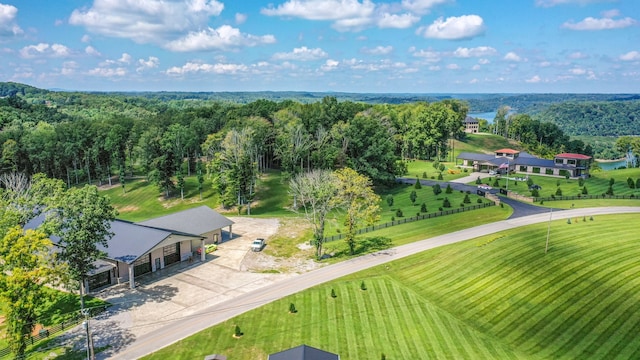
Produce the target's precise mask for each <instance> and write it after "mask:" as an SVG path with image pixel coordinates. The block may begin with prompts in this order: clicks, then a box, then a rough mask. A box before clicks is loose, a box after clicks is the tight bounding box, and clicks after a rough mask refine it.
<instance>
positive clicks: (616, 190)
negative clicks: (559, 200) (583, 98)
mask: <svg viewBox="0 0 640 360" xmlns="http://www.w3.org/2000/svg"><path fill="white" fill-rule="evenodd" d="M522 176H525V175H524V174H515V175H512V176H511V177H522ZM529 177H530V178H532V179H533V182H534V183H535V184H536V185H540V186H541V187H542V189H541V190H539V191H538V192H539V194H540V197H551V196H552V195H556V191H557V190H558V188H560V189H561V191H562V195H563V196H577V195H578V194H582V187H580V184H579V181H578V180H576V179H569V180H566V179H565V178H557V177H551V176H539V175H529ZM629 177H630V178H631V179H633V181H634V182H635V181H636V180H637V179H639V178H640V168H635V169H619V170H610V171H597V172H594V173H593V174H591V177H590V178H588V179H585V180H584V186H586V187H587V193H588V194H589V195H602V194H604V193H605V192H606V191H607V189H608V188H609V180H610V179H612V178H613V179H614V184H613V187H612V188H613V194H614V195H627V196H630V195H634V196H635V197H638V198H640V189H636V188H633V189H632V188H630V187H629V186H628V184H627V178H629ZM495 179H496V178H495V177H492V178H485V179H483V180H482V182H483V183H485V184H488V185H491V186H493V185H494V181H495ZM470 184H475V183H470ZM499 185H500V187H503V188H504V187H507V186H508V189H509V190H511V191H515V192H517V193H520V194H522V195H525V196H530V195H531V192H530V191H529V189H528V186H527V183H526V182H524V181H513V180H509V184H508V185H507V180H506V179H505V178H504V177H503V178H501V179H500V180H499ZM581 201H582V200H581ZM574 202H575V201H574ZM553 204H554V205H552V206H556V205H555V204H556V202H554V203H553ZM600 206H602V205H600Z"/></svg>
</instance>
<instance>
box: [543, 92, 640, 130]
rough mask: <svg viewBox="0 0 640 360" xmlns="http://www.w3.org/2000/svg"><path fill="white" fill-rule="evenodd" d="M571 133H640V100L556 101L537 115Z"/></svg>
mask: <svg viewBox="0 0 640 360" xmlns="http://www.w3.org/2000/svg"><path fill="white" fill-rule="evenodd" d="M536 117H537V118H539V119H544V120H545V121H550V122H553V123H555V124H557V125H558V126H559V127H560V128H561V129H562V130H563V131H564V132H566V133H567V134H569V135H598V136H614V137H617V136H624V135H640V100H632V101H607V102H603V101H598V102H595V101H588V102H582V103H580V102H575V101H570V102H565V103H562V104H553V105H551V106H549V107H548V108H547V109H545V110H543V111H541V112H540V113H539V114H537V115H536Z"/></svg>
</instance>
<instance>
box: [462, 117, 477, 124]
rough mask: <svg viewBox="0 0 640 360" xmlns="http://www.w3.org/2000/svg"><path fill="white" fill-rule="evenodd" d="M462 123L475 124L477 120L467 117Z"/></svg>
mask: <svg viewBox="0 0 640 360" xmlns="http://www.w3.org/2000/svg"><path fill="white" fill-rule="evenodd" d="M464 122H466V123H477V122H478V119H476V118H472V117H471V116H467V117H466V118H464Z"/></svg>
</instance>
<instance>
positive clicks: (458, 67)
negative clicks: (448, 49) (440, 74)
mask: <svg viewBox="0 0 640 360" xmlns="http://www.w3.org/2000/svg"><path fill="white" fill-rule="evenodd" d="M447 69H449V70H458V69H460V66H458V64H448V65H447Z"/></svg>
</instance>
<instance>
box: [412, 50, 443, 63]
mask: <svg viewBox="0 0 640 360" xmlns="http://www.w3.org/2000/svg"><path fill="white" fill-rule="evenodd" d="M412 53H413V56H415V57H419V58H424V59H426V60H427V62H438V61H440V60H441V59H442V54H440V53H439V52H437V51H432V50H420V51H412Z"/></svg>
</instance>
